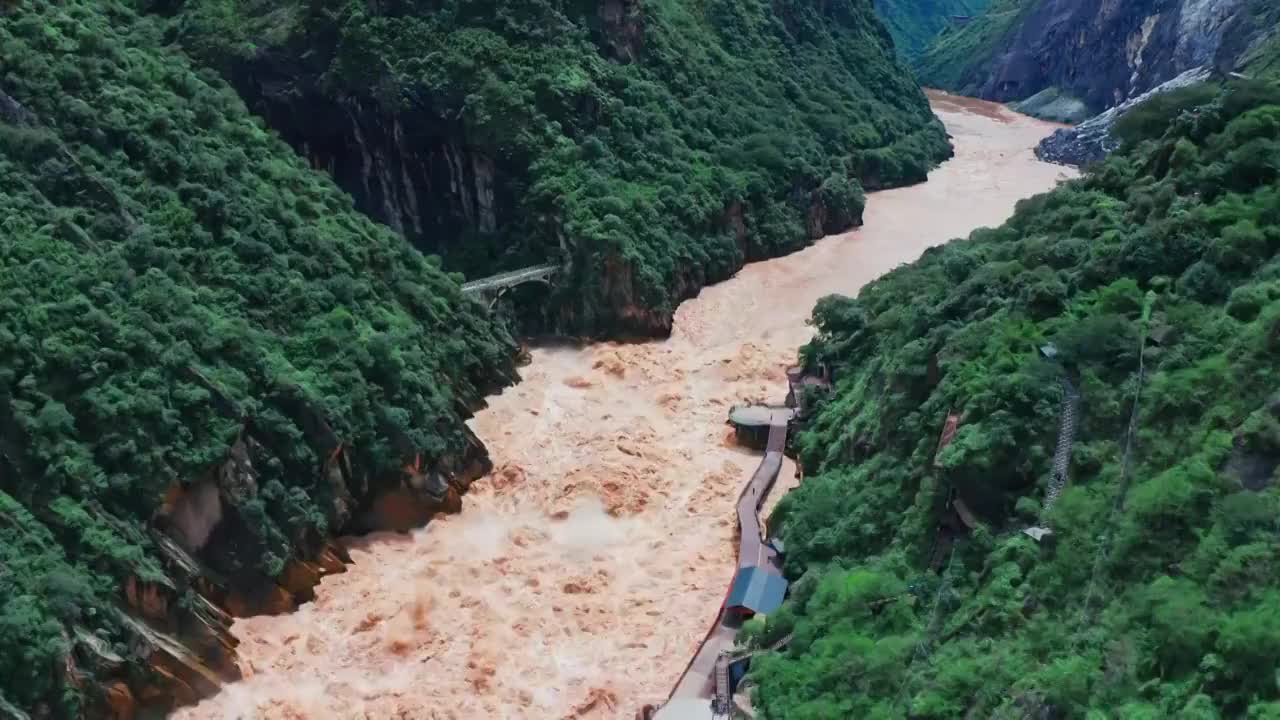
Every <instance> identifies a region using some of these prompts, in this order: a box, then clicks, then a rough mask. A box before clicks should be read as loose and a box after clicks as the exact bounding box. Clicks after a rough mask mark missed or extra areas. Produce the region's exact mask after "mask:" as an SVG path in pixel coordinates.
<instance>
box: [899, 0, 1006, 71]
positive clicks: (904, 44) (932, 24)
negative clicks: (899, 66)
mask: <svg viewBox="0 0 1280 720" xmlns="http://www.w3.org/2000/svg"><path fill="white" fill-rule="evenodd" d="M990 2H991V0H876V12H878V13H880V18H881V19H882V20H884V24H885V27H887V28H888V29H889V34H890V35H892V36H893V42H894V45H895V46H896V47H897V48H898V52H899V53H901V54H902V56H903V57H904V58H906V60H907V61H908V62H909V63H910V62H914V61H915V59H916V58H917V57H918V56H919V55H920V54H921V53H923V52H924V51H925V50H926V49H927V48H928V47H929V45H930V44H931V43H932V42H933V40H934V38H936V37H937V36H938V33H940V32H942V30H943V29H944V28H947V27H950V26H951V25H952V24H953V23H962V22H965V21H961V20H953V18H959V17H964V18H976V17H977V16H978V15H981V14H982V13H983V11H985V10H986V8H987V5H988V4H990Z"/></svg>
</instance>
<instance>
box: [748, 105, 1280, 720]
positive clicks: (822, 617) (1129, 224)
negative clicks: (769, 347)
mask: <svg viewBox="0 0 1280 720" xmlns="http://www.w3.org/2000/svg"><path fill="white" fill-rule="evenodd" d="M1116 133H1117V135H1118V136H1119V137H1121V138H1123V140H1124V147H1123V148H1122V149H1121V150H1120V151H1119V152H1117V153H1116V154H1114V155H1112V156H1111V157H1110V158H1109V159H1107V160H1106V161H1104V162H1102V163H1101V164H1099V165H1098V166H1097V167H1095V168H1093V169H1092V170H1091V171H1090V172H1089V173H1088V174H1087V175H1086V176H1084V177H1083V178H1081V179H1079V180H1076V181H1072V182H1070V183H1067V184H1066V185H1064V186H1062V187H1060V188H1058V189H1056V190H1054V191H1053V192H1050V193H1047V194H1044V195H1040V196H1038V197H1035V198H1032V199H1029V200H1025V201H1023V202H1021V203H1019V205H1018V207H1017V210H1016V212H1015V214H1014V216H1013V217H1012V219H1010V220H1009V221H1008V222H1007V223H1006V224H1004V225H1002V226H1000V227H998V228H993V229H985V230H979V231H977V232H975V233H974V234H973V235H972V236H970V237H969V238H968V239H966V240H959V241H956V242H953V243H951V244H949V245H946V246H944V247H939V248H935V249H933V250H931V251H929V252H927V253H926V254H925V256H924V257H923V258H922V259H920V260H919V261H918V262H916V263H913V264H912V265H909V266H905V267H903V268H900V269H898V270H896V271H894V272H892V273H890V274H888V275H886V276H884V277H883V278H881V279H879V280H877V281H875V282H873V283H871V284H870V285H868V286H866V287H865V288H864V289H863V290H862V292H861V293H860V294H859V296H858V297H857V298H845V297H829V298H826V299H824V300H823V301H821V302H820V303H819V304H818V306H817V307H816V308H815V310H814V323H815V325H816V326H817V329H818V335H817V337H816V339H815V340H814V341H813V342H812V343H811V344H810V345H808V346H806V347H805V348H804V350H803V352H802V356H803V359H804V361H805V362H806V364H807V365H808V366H810V367H811V368H816V367H818V366H825V367H826V368H829V369H830V370H831V372H832V373H833V375H834V378H835V385H834V391H833V392H832V393H831V395H830V396H829V397H828V398H827V399H826V400H825V401H823V403H822V404H821V406H820V408H819V410H818V411H817V413H816V415H815V416H814V417H813V418H812V420H811V421H810V423H809V426H808V429H807V430H806V431H805V432H804V433H803V434H801V435H800V437H799V439H798V447H799V452H800V456H801V459H802V460H803V464H804V467H805V468H806V478H805V480H804V482H803V483H802V484H801V486H800V487H799V489H797V490H795V491H793V492H792V493H791V494H789V495H788V496H787V497H786V498H785V499H784V500H783V501H782V502H781V504H780V505H779V507H778V509H777V511H776V512H775V514H774V516H773V518H772V521H773V522H772V524H773V526H774V527H775V528H780V532H781V535H782V537H783V538H784V539H785V541H786V546H787V551H788V557H787V568H788V573H789V574H791V575H793V576H794V577H795V579H796V581H795V582H794V584H793V586H792V588H793V589H792V593H791V597H790V600H789V601H788V603H787V605H786V606H784V608H783V609H782V610H781V611H779V612H778V613H776V614H774V615H773V616H771V617H770V618H768V621H767V623H765V624H759V623H753V624H752V625H751V626H750V627H749V629H748V632H747V635H746V637H747V638H748V639H749V640H751V641H753V642H759V643H761V644H764V645H767V644H769V643H771V642H773V641H774V640H775V639H776V638H779V637H782V636H784V635H786V634H788V633H794V639H793V640H792V642H791V644H790V646H789V648H788V649H787V650H786V651H784V652H782V653H776V654H769V655H766V656H763V657H761V658H760V659H758V660H757V661H755V664H754V667H753V668H752V671H751V677H752V678H753V679H754V681H755V682H756V683H757V685H758V690H757V693H756V696H755V702H756V707H757V708H758V709H759V710H760V711H761V715H762V717H766V718H771V719H773V720H779V719H782V718H790V719H811V720H819V719H826V718H846V717H848V718H853V717H856V718H886V719H888V718H901V717H912V718H939V719H941V718H972V717H984V718H1024V717H1058V718H1088V719H1089V720H1095V719H1098V720H1100V719H1102V718H1122V717H1123V718H1187V719H1190V718H1195V719H1197V720H1199V719H1205V720H1208V719H1210V718H1214V719H1216V718H1243V717H1248V718H1276V717H1280V689H1278V687H1277V684H1276V676H1277V672H1280V665H1278V664H1277V663H1278V662H1280V573H1277V563H1278V562H1280V558H1278V556H1277V554H1276V538H1277V532H1280V524H1278V521H1277V517H1280V487H1277V485H1278V483H1280V361H1278V360H1277V359H1278V358H1280V89H1278V88H1277V87H1276V86H1274V85H1271V86H1268V85H1262V84H1234V85H1232V86H1230V87H1228V88H1227V89H1226V90H1225V91H1221V92H1217V91H1213V90H1211V89H1205V88H1191V89H1188V90H1184V91H1179V92H1178V93H1177V94H1175V95H1172V96H1166V99H1165V100H1163V101H1162V102H1161V103H1160V104H1156V105H1150V106H1144V107H1142V108H1140V109H1139V110H1136V111H1134V112H1132V113H1130V114H1129V115H1127V116H1126V117H1125V118H1124V119H1123V120H1122V121H1121V122H1120V123H1119V124H1118V125H1117V128H1116ZM1064 377H1066V378H1067V379H1068V380H1069V381H1070V383H1071V384H1072V385H1073V386H1074V387H1075V388H1078V390H1079V393H1080V397H1081V404H1080V412H1079V415H1078V431H1077V438H1076V441H1075V443H1074V446H1073V450H1072V452H1071V454H1070V463H1071V464H1070V467H1069V479H1070V482H1069V484H1068V485H1067V487H1066V489H1065V491H1064V492H1063V493H1062V494H1061V496H1060V498H1059V499H1058V500H1057V501H1056V502H1055V503H1052V504H1050V503H1048V502H1047V497H1048V495H1047V491H1048V487H1049V481H1050V479H1051V460H1052V456H1053V454H1054V450H1055V445H1056V440H1057V434H1058V423H1059V420H1060V417H1059V414H1060V409H1061V407H1062V399H1063V394H1064V392H1065V391H1064V386H1063V383H1062V379H1063V378H1064ZM949 418H952V419H955V420H957V421H958V430H957V431H956V432H955V433H954V437H953V438H948V441H947V442H941V443H940V441H939V438H940V435H942V431H943V429H944V427H945V426H947V424H948V419H949ZM940 446H941V447H940ZM1037 526H1043V527H1047V528H1049V529H1051V530H1052V533H1051V534H1050V535H1048V536H1046V537H1044V538H1043V539H1041V540H1040V541H1039V542H1037V540H1035V539H1033V538H1032V537H1031V536H1029V535H1028V534H1026V533H1024V532H1023V531H1024V530H1025V529H1027V528H1030V527H1037Z"/></svg>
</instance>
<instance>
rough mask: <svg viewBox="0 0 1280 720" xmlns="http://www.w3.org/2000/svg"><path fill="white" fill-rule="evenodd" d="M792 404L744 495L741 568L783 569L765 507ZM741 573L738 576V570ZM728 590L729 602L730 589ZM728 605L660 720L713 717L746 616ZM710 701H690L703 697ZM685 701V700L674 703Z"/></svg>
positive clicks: (777, 413) (776, 423)
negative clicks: (764, 525) (724, 661)
mask: <svg viewBox="0 0 1280 720" xmlns="http://www.w3.org/2000/svg"><path fill="white" fill-rule="evenodd" d="M793 412H794V411H793V410H792V409H791V408H773V409H772V416H771V417H770V420H769V442H768V446H767V447H766V449H765V454H764V458H763V459H761V461H760V465H759V466H758V467H757V468H756V470H755V472H754V473H752V475H751V479H750V480H749V481H748V482H747V484H746V485H744V486H743V488H742V492H741V494H739V495H738V504H737V513H738V568H739V569H742V568H745V567H751V566H760V567H769V568H774V569H776V568H777V567H778V558H777V553H776V552H775V551H774V549H773V548H772V547H770V546H769V545H767V544H766V543H765V542H764V535H763V533H762V532H761V528H760V508H761V507H763V506H764V502H765V500H766V499H768V497H769V492H770V491H771V490H772V489H773V486H774V484H775V483H776V482H777V479H778V472H779V471H780V470H781V469H782V457H783V449H784V448H785V447H786V444H787V424H788V423H789V422H790V421H791V417H792V415H793ZM735 577H736V574H735ZM732 587H733V581H732V580H731V581H730V584H729V588H726V589H725V599H726V600H728V597H729V589H730V588H732ZM728 609H729V608H728V607H726V605H725V603H724V602H722V603H721V605H720V612H719V613H718V614H717V615H716V620H715V623H714V624H713V625H712V626H711V629H710V630H709V631H708V632H707V635H706V637H704V638H703V639H702V643H701V644H700V645H699V646H698V649H697V651H696V652H695V653H694V655H693V659H691V660H690V661H689V664H688V665H687V666H686V667H685V670H684V673H682V674H681V675H680V679H679V680H678V681H677V682H676V685H675V688H674V689H673V690H672V691H671V695H670V696H668V698H667V701H668V704H667V705H664V706H663V707H662V708H659V710H658V712H657V714H656V715H655V716H654V717H655V720H694V718H696V717H702V718H707V720H712V719H713V718H715V717H717V715H716V714H714V713H713V712H712V699H713V698H715V697H716V694H717V693H716V677H715V674H716V660H717V659H718V658H719V657H720V654H721V653H722V652H728V651H730V650H732V649H733V645H734V639H735V638H736V637H737V635H738V630H739V629H740V628H741V618H740V617H739V616H737V615H736V614H735V615H730V614H729V613H728V612H727V611H728ZM701 699H705V702H702V703H697V702H686V701H687V700H701ZM674 700H679V701H681V702H672V701H674Z"/></svg>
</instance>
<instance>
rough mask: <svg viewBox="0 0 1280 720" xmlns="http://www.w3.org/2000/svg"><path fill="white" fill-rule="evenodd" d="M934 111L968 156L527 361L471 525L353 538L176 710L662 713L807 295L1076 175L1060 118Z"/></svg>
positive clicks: (496, 404)
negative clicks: (747, 414) (805, 239)
mask: <svg viewBox="0 0 1280 720" xmlns="http://www.w3.org/2000/svg"><path fill="white" fill-rule="evenodd" d="M931 99H932V101H933V105H934V110H935V111H936V112H937V114H938V115H939V117H941V118H942V120H943V121H944V122H945V123H946V125H947V128H948V130H949V131H950V132H951V134H952V135H953V136H954V142H955V148H956V157H955V159H953V160H951V161H949V162H947V163H945V164H944V165H943V166H942V167H940V168H938V169H937V170H935V171H934V172H933V173H932V174H931V175H930V176H929V181H928V182H927V183H925V184H922V185H918V186H915V187H910V188H903V189H898V190H888V191H884V192H879V193H875V194H874V195H872V196H871V197H870V199H869V201H868V207H867V210H866V214H865V221H866V225H865V227H863V228H861V229H858V230H855V231H852V232H849V233H846V234H843V235H838V236H832V237H828V238H825V239H823V240H821V241H819V242H818V243H817V244H815V245H814V246H812V247H810V248H808V249H806V250H804V251H802V252H798V253H795V254H793V255H790V256H788V257H784V258H778V259H775V260H770V261H767V262H761V263H756V264H753V265H749V266H747V267H746V268H744V269H743V270H742V271H741V272H740V273H739V274H738V275H737V276H736V277H735V278H733V279H732V280H730V281H728V282H725V283H722V284H720V285H717V286H715V287H712V288H707V289H706V290H704V291H703V292H702V294H701V295H700V296H699V297H698V298H697V299H695V300H691V301H689V302H687V303H685V304H684V305H682V306H681V307H680V309H679V312H678V313H677V315H676V322H675V330H674V332H673V333H672V336H671V338H670V339H668V340H665V341H662V342H652V343H647V344H637V345H615V344H600V345H594V346H591V347H588V348H544V349H539V350H535V351H534V352H533V362H532V364H531V365H530V366H528V367H526V368H524V369H523V372H522V375H523V377H524V381H523V382H522V383H521V384H520V385H518V386H517V387H514V388H511V389H508V390H507V391H506V392H505V393H504V394H503V395H501V396H498V397H495V398H492V400H491V403H490V407H489V409H487V410H485V411H483V412H482V413H480V414H479V415H478V416H477V417H476V418H475V419H474V420H473V421H472V423H473V426H474V428H475V430H476V431H477V433H478V434H479V435H480V437H481V438H483V439H484V441H485V443H486V444H487V445H488V447H489V450H490V452H491V453H492V456H493V459H494V463H495V465H496V470H495V472H494V473H493V474H492V475H491V476H489V477H487V478H483V479H481V480H479V481H477V482H476V483H475V485H474V486H473V487H472V490H471V493H470V494H469V495H468V496H467V497H466V499H465V508H464V510H463V512H462V513H461V514H460V515H457V516H452V517H444V518H439V519H437V520H433V521H432V522H431V523H430V525H429V526H428V527H426V528H424V529H422V530H419V531H417V532H415V533H413V534H410V535H380V536H372V537H366V538H360V539H355V540H351V541H349V546H350V550H351V555H352V557H353V558H354V561H355V564H354V565H352V566H351V567H350V568H349V569H348V572H347V573H345V574H342V575H335V576H331V577H328V578H326V579H325V580H324V581H323V582H322V584H321V585H320V586H319V587H318V588H317V599H316V601H315V602H313V603H310V604H308V605H306V606H304V607H302V608H301V609H299V610H298V611H297V612H295V613H293V614H291V615H286V616H280V617H258V618H250V619H246V620H240V621H238V622H237V623H236V625H235V628H234V632H235V634H236V635H237V636H238V637H239V638H240V639H241V640H242V641H243V643H242V645H241V646H240V650H241V653H242V656H243V664H244V671H245V676H246V679H245V680H244V681H242V682H239V683H236V684H234V685H231V686H228V687H227V688H226V689H225V690H224V691H223V692H221V693H220V694H218V695H217V696H215V697H212V698H210V699H208V700H206V701H204V702H203V703H201V704H200V705H198V706H196V707H194V708H187V709H185V710H184V711H182V712H180V713H179V714H178V717H180V718H184V719H187V720H191V719H195V718H219V719H221V718H246V719H247V718H273V719H274V718H359V717H368V718H458V719H459V720H461V719H468V720H470V719H473V718H531V719H537V720H546V719H549V718H564V717H583V718H630V717H633V716H634V713H635V711H636V709H638V708H639V706H640V705H642V704H644V703H646V702H654V701H658V700H660V699H662V698H664V697H665V696H666V694H667V692H668V691H669V690H670V688H671V685H672V683H673V682H674V681H675V680H676V678H677V677H678V675H679V674H680V672H681V671H682V670H683V668H684V665H685V663H686V662H687V661H688V659H689V657H690V654H691V653H692V651H693V648H694V646H695V645H696V643H697V642H698V640H699V639H700V638H701V636H702V635H703V634H704V633H705V632H706V630H707V627H708V626H709V624H710V623H711V622H712V621H713V620H714V618H715V616H716V613H717V611H718V609H719V606H720V602H721V600H722V599H723V597H724V592H725V586H726V584H727V583H728V581H729V580H730V578H731V576H732V573H733V557H734V555H733V543H734V539H735V533H734V524H733V519H734V501H735V498H736V494H737V491H738V489H739V487H740V486H741V484H742V483H743V482H745V481H746V479H747V477H748V475H749V473H750V472H751V470H753V469H754V467H755V465H756V463H757V462H758V458H757V457H756V456H754V455H753V454H751V453H750V452H747V451H744V450H741V449H738V448H735V447H733V445H732V443H731V441H730V437H729V435H730V433H729V430H728V428H727V427H726V426H725V424H724V422H725V416H726V413H727V411H728V409H729V407H730V406H731V405H732V404H734V403H736V402H741V401H751V400H774V401H780V400H781V399H782V393H784V392H785V380H784V375H783V370H784V368H785V367H786V366H787V365H788V364H789V363H790V362H791V361H792V360H793V359H794V357H795V352H796V348H797V347H798V346H799V345H801V344H802V343H804V342H805V341H806V340H807V339H808V338H809V335H810V333H811V329H810V328H809V327H807V326H806V325H805V319H806V318H807V317H808V315H809V312H810V310H811V309H812V307H813V305H814V302H815V301H817V300H818V298H820V297H822V296H824V295H827V294H831V293H845V294H854V293H856V292H857V291H858V288H859V287H861V286H862V285H863V284H864V283H866V282H867V281H869V280H871V279H873V278H875V277H876V276H878V275H880V274H882V273H884V272H885V271H887V270H890V269H892V268H893V267H895V266H897V265H899V264H901V263H905V262H909V261H911V260H913V259H914V258H916V257H917V256H919V255H920V253H921V252H922V251H924V250H925V249H926V248H928V247H930V246H932V245H937V244H939V243H943V242H945V241H947V240H948V239H950V238H954V237H957V236H962V235H965V234H967V233H969V232H970V231H971V230H973V229H974V228H977V227H981V226H986V225H995V224H999V223H1000V222H1002V221H1003V220H1004V219H1005V218H1006V217H1008V215H1009V214H1010V213H1011V212H1012V210H1013V206H1014V203H1015V202H1016V201H1017V200H1018V199H1020V198H1023V197H1026V196H1028V195H1031V194H1034V193H1037V192H1040V191H1043V190H1047V189H1049V188H1050V187H1052V186H1053V185H1054V184H1055V183H1057V182H1058V181H1060V180H1062V179H1065V178H1066V177H1068V176H1069V175H1071V174H1073V173H1072V172H1071V171H1069V170H1067V169H1065V168H1062V167H1058V166H1054V165H1048V164H1044V163H1041V162H1039V161H1037V160H1036V158H1035V156H1034V155H1033V154H1032V152H1031V148H1032V147H1033V146H1034V145H1035V144H1036V142H1037V141H1038V140H1039V139H1040V138H1042V137H1044V136H1045V135H1047V134H1049V133H1050V132H1052V131H1053V130H1054V129H1055V126H1054V125H1051V124H1049V123H1044V122H1039V121H1036V120H1033V119H1030V118H1026V117H1023V116H1020V115H1016V114H1014V113H1012V112H1010V111H1008V110H1006V109H1004V108H1002V107H1000V106H998V105H993V104H990V103H983V102H978V101H972V100H967V99H961V98H955V97H952V96H947V95H942V94H931ZM793 476H794V468H792V467H791V466H787V467H784V468H783V472H782V478H781V479H782V486H781V489H784V490H785V489H786V487H787V483H792V484H794V482H795V480H794V478H793ZM778 494H779V493H777V492H775V498H776V497H777V495H778Z"/></svg>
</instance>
